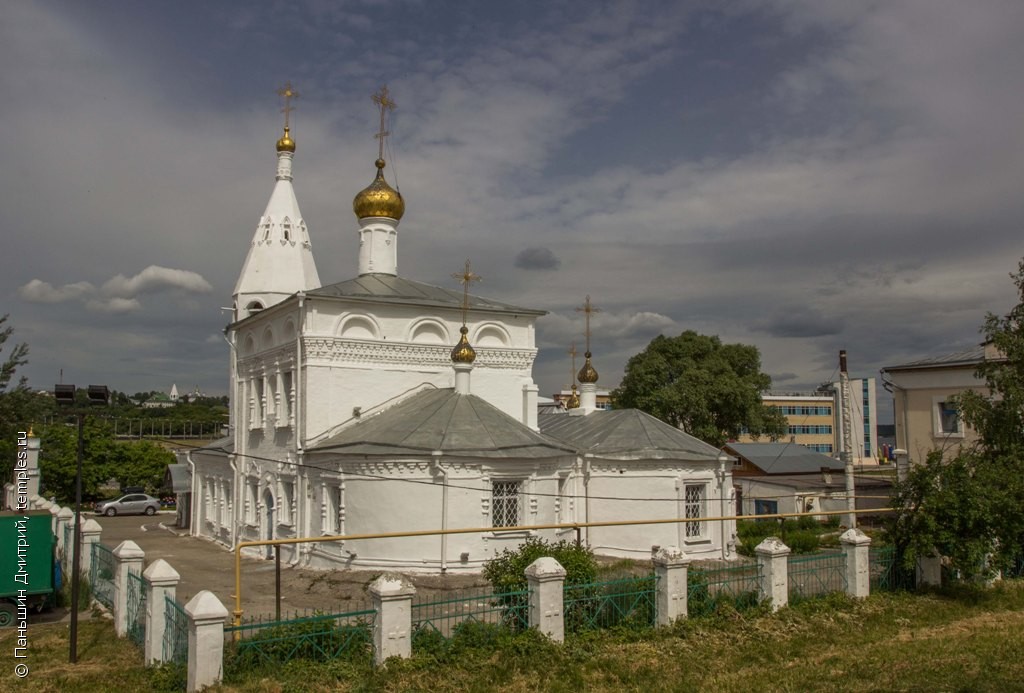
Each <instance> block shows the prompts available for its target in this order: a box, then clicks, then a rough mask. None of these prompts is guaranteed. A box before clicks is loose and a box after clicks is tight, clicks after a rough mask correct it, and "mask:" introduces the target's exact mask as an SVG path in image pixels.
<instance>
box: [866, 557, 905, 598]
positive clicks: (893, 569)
mask: <svg viewBox="0 0 1024 693" xmlns="http://www.w3.org/2000/svg"><path fill="white" fill-rule="evenodd" d="M868 574H869V576H870V579H871V591H872V592H895V591H897V590H913V589H914V586H915V584H914V570H913V568H904V567H903V566H901V565H900V564H899V563H898V562H897V560H896V547H895V546H878V547H875V546H872V547H871V548H870V549H869V550H868Z"/></svg>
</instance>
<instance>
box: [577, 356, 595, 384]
mask: <svg viewBox="0 0 1024 693" xmlns="http://www.w3.org/2000/svg"><path fill="white" fill-rule="evenodd" d="M584 356H586V357H587V360H586V362H584V364H583V368H581V369H580V372H579V373H578V374H577V375H576V378H577V379H578V380H579V381H580V382H581V383H596V382H597V371H595V370H594V367H593V366H592V365H591V364H590V352H589V351H588V352H587V353H585V354H584Z"/></svg>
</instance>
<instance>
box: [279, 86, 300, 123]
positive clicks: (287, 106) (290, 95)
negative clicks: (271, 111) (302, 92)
mask: <svg viewBox="0 0 1024 693" xmlns="http://www.w3.org/2000/svg"><path fill="white" fill-rule="evenodd" d="M277 95H278V96H280V97H281V98H283V99H284V108H282V109H281V113H284V129H285V130H287V129H288V120H289V118H288V116H289V114H290V113H291V112H292V111H294V110H295V106H292V99H297V98H299V92H297V91H295V88H294V87H292V83H291V80H289V81H287V82H285V83H284V86H283V87H281V88H279V89H278V90H277Z"/></svg>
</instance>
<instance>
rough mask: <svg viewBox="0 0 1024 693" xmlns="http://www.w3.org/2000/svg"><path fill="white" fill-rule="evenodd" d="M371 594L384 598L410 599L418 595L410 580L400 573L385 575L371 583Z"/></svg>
mask: <svg viewBox="0 0 1024 693" xmlns="http://www.w3.org/2000/svg"><path fill="white" fill-rule="evenodd" d="M369 590H370V594H372V595H376V596H377V597H382V598H388V597H391V598H395V597H408V596H412V595H414V594H416V588H415V587H414V586H413V584H412V583H411V582H409V579H408V578H407V577H405V576H404V575H399V574H398V573H384V574H383V575H381V576H380V577H378V578H377V579H376V580H374V581H373V582H371V583H370V587H369Z"/></svg>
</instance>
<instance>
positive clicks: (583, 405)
mask: <svg viewBox="0 0 1024 693" xmlns="http://www.w3.org/2000/svg"><path fill="white" fill-rule="evenodd" d="M580 410H581V411H582V412H583V413H584V414H590V413H591V412H594V411H597V385H596V384H595V383H582V384H581V385H580Z"/></svg>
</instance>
